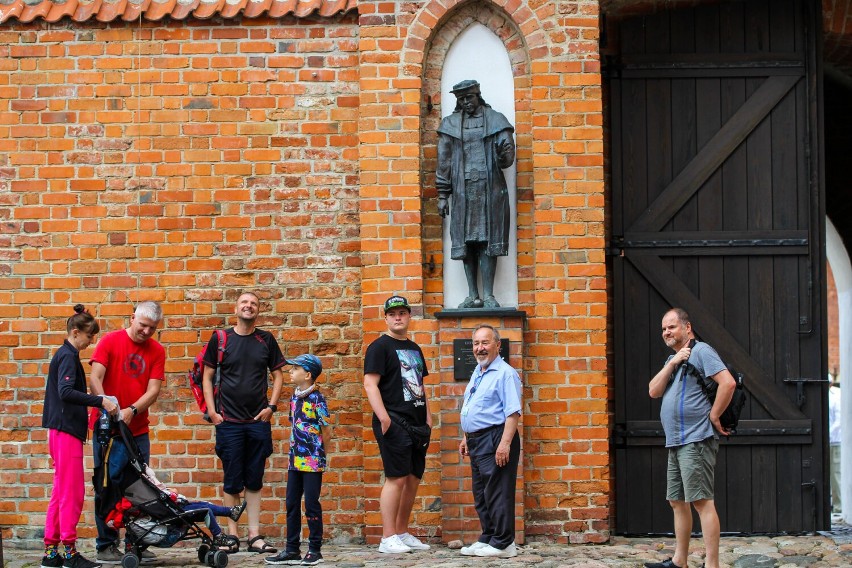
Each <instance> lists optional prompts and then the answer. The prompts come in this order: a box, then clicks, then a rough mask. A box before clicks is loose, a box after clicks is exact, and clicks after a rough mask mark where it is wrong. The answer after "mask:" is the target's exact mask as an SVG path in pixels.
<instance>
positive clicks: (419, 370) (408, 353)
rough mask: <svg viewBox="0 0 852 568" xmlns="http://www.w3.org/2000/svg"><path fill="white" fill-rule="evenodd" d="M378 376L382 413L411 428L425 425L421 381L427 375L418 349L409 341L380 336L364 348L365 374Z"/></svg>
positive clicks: (423, 396)
mask: <svg viewBox="0 0 852 568" xmlns="http://www.w3.org/2000/svg"><path fill="white" fill-rule="evenodd" d="M370 373H377V374H378V375H380V376H381V380H379V392H381V394H382V401H383V402H384V404H385V409H386V410H388V411H390V412H396V413H397V414H401V415H402V416H404V417H405V418H406V419H408V420H410V421H411V422H412V423H413V424H425V423H426V395H425V393H424V391H423V377H426V376H427V375H429V371H428V370H426V359H425V358H424V357H423V351H421V350H420V347H419V346H418V345H417V344H416V343H414V342H413V341H411V340H409V339H405V340H399V339H394V338H393V337H391V336H389V335H382V336H381V337H379V338H378V339H377V340H375V341H374V342H373V343H371V344H370V346H369V347H368V348H367V354H366V355H365V356H364V374H365V375H366V374H370Z"/></svg>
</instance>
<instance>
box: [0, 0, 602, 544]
mask: <svg viewBox="0 0 852 568" xmlns="http://www.w3.org/2000/svg"><path fill="white" fill-rule="evenodd" d="M472 21H477V22H480V23H483V24H484V25H486V26H487V27H489V28H490V29H492V31H494V32H495V33H496V34H497V35H498V37H500V38H501V39H503V41H504V44H505V45H506V48H507V51H508V52H509V54H510V58H511V61H512V65H513V70H514V73H515V97H516V100H517V101H518V103H517V107H516V122H517V124H516V130H517V132H516V139H517V142H518V196H519V199H518V238H519V246H518V252H519V258H518V263H519V271H518V272H519V274H518V278H519V301H520V306H519V309H521V310H523V311H525V312H526V318H523V320H522V322H523V323H517V322H513V323H512V324H511V325H512V326H514V327H513V331H512V332H511V334H513V335H512V337H513V338H517V345H519V346H522V349H523V352H522V353H519V356H518V361H520V362H521V363H520V364H521V369H520V370H521V371H522V376H523V380H524V400H525V408H524V411H525V415H524V419H523V421H524V436H523V444H524V452H525V460H524V464H523V471H524V475H523V478H522V482H521V484H522V485H521V487H522V489H523V493H522V494H523V500H524V503H523V505H524V507H523V510H524V511H525V512H524V516H523V518H522V519H520V522H519V527H522V528H523V529H524V531H525V534H526V536H527V537H528V538H547V539H552V540H557V541H562V542H568V541H570V542H600V541H602V540H605V539H606V538H607V537H608V531H609V521H608V517H609V509H608V506H609V502H610V492H611V487H610V468H609V464H610V455H609V448H608V428H609V423H610V415H609V413H608V408H607V400H608V397H609V393H610V385H609V383H608V377H607V358H606V346H607V340H606V321H607V319H606V318H607V302H606V285H605V283H606V279H605V276H606V274H605V262H604V190H603V158H602V155H603V148H602V127H601V124H602V113H601V78H600V67H599V63H598V61H599V57H598V44H597V38H598V25H599V24H598V3H597V2H596V1H591V0H580V1H572V2H521V1H519V0H497V1H495V2H456V1H453V0H440V1H425V0H422V1H412V2H381V1H376V2H362V3H361V5H360V6H359V9H358V14H355V13H352V14H350V15H348V16H342V17H338V18H332V19H319V18H317V19H311V18H308V19H296V18H284V19H277V20H273V19H264V18H259V19H252V20H228V21H219V20H216V19H214V20H210V21H186V22H181V21H169V22H167V23H151V22H143V23H142V24H139V23H138V22H134V23H128V24H122V23H116V24H100V23H97V22H83V23H70V22H67V21H62V22H60V23H59V24H51V25H47V24H44V23H39V22H36V23H33V24H20V23H16V24H10V25H6V26H5V27H4V28H3V29H1V30H0V56H2V57H0V217H2V218H3V223H2V224H0V259H2V262H0V314H2V316H3V318H2V321H0V326H3V327H2V328H0V329H3V331H6V332H11V333H3V334H2V335H0V341H2V342H3V343H4V345H3V348H2V350H0V369H2V370H3V371H4V372H3V373H2V374H0V386H2V387H4V388H2V389H0V425H2V426H4V428H3V429H2V431H0V448H2V458H0V480H2V482H3V484H4V486H5V488H0V495H2V496H3V497H5V499H4V500H3V502H2V503H0V525H2V526H4V527H11V529H6V531H7V532H6V533H4V536H6V537H7V538H8V537H19V538H35V537H36V536H37V535H38V532H39V531H40V525H41V523H42V522H43V511H44V508H45V507H46V504H47V502H46V494H47V492H48V484H49V481H50V475H49V469H48V467H49V464H48V459H47V457H46V448H45V439H46V432H45V431H44V430H42V429H40V428H38V426H39V425H40V418H39V414H40V411H41V400H42V398H43V384H44V376H45V374H46V368H47V363H48V361H49V357H50V354H51V353H52V352H53V350H54V349H55V347H56V346H57V345H58V344H59V343H60V342H61V339H62V329H63V327H64V319H65V317H67V315H68V313H69V310H70V306H71V305H72V304H73V303H75V302H83V303H86V304H88V305H89V306H90V307H92V308H93V309H94V311H96V312H97V314H98V316H99V318H100V319H101V321H103V322H106V323H107V328H108V329H117V328H119V327H122V326H123V325H125V323H126V317H127V316H128V315H129V312H130V303H131V302H134V301H137V300H140V299H156V300H160V301H162V302H163V304H164V307H165V309H166V312H167V317H166V322H165V326H164V329H163V331H162V332H161V334H160V339H161V340H162V341H163V343H164V344H165V345H166V348H167V352H168V356H169V361H168V369H167V370H168V374H169V376H168V382H167V384H166V386H165V388H164V390H163V393H162V395H161V397H160V400H159V401H158V403H157V407H156V409H155V412H154V416H155V421H154V425H153V429H154V446H153V449H152V452H153V454H154V456H155V457H154V458H153V459H152V462H153V465H154V467H156V468H158V469H161V470H165V471H170V472H172V473H171V482H172V484H174V485H176V486H177V487H178V488H179V490H180V491H181V492H182V493H184V494H186V495H188V496H190V497H194V496H202V497H205V498H210V499H213V500H218V499H220V498H221V492H220V488H219V487H218V485H217V484H218V482H219V480H220V474H219V472H218V471H217V466H216V460H215V458H214V457H212V446H213V443H212V439H211V431H210V429H209V427H208V426H206V425H205V424H204V423H203V422H202V421H201V420H200V419H199V417H198V415H197V413H196V411H195V410H194V407H193V405H192V403H191V402H190V400H191V395H190V394H189V390H188V389H187V388H186V387H185V380H184V378H183V375H184V372H185V371H186V370H187V369H188V368H189V366H190V362H191V358H192V356H193V355H194V354H195V352H196V351H197V349H198V347H199V345H200V344H201V342H202V341H203V340H205V339H206V338H207V336H208V334H209V330H210V329H212V328H214V327H216V326H220V325H223V323H224V322H225V321H226V320H227V319H228V316H229V315H230V314H231V313H232V307H233V301H234V299H235V298H236V295H237V293H238V290H242V289H254V290H257V291H259V292H260V294H261V297H262V300H263V304H264V308H265V314H264V316H263V322H262V323H263V325H264V326H265V327H266V328H268V329H270V330H272V331H273V332H274V333H275V334H276V336H277V337H278V339H279V341H280V343H281V344H282V346H283V348H284V350H285V353H287V354H291V355H292V354H296V353H298V352H301V351H305V350H309V351H311V352H313V353H316V354H318V355H320V356H321V357H322V359H323V362H324V364H325V367H326V369H327V370H328V372H327V374H325V373H324V379H323V381H322V383H321V384H322V386H323V388H324V389H325V391H326V393H327V394H328V398H329V400H330V403H331V406H332V411H333V413H334V418H333V424H334V428H333V433H332V442H331V445H330V447H329V450H330V454H331V456H332V457H331V464H330V465H331V471H330V472H329V473H328V474H326V477H325V484H324V493H323V500H324V508H325V511H326V521H327V527H328V528H327V530H328V536H329V537H332V538H333V537H339V538H343V539H345V538H353V537H354V538H361V537H365V538H366V539H367V540H368V541H370V542H374V541H375V540H376V538H377V535H378V531H379V525H380V518H379V515H378V495H379V490H380V486H381V481H382V480H381V473H380V471H381V468H380V462H379V458H378V455H377V449H376V445H375V443H374V441H373V438H372V434H371V433H370V432H369V423H370V412H369V405H368V403H367V401H366V398H365V397H364V396H363V390H362V384H361V377H360V370H361V353H362V352H363V347H364V345H366V344H367V343H368V342H370V341H372V340H373V339H375V337H377V336H378V334H379V333H381V332H382V331H383V330H384V321H383V319H382V317H381V314H380V310H379V306H380V305H381V303H382V302H383V301H384V299H385V298H386V297H387V296H388V295H390V294H391V293H394V292H399V293H403V294H406V295H407V296H408V298H409V300H410V301H411V302H412V303H413V304H415V308H414V314H415V318H414V322H413V325H412V330H413V338H414V340H415V341H417V342H418V343H419V344H421V345H422V346H423V348H424V352H425V354H426V356H427V359H428V365H429V369H430V372H431V374H430V376H429V377H428V380H427V391H428V392H429V394H430V396H431V397H432V399H433V400H434V401H435V402H436V404H433V405H432V407H433V411H434V414H435V423H436V425H437V428H436V431H435V432H436V435H435V437H434V438H433V440H434V441H433V444H432V447H431V452H430V456H429V461H428V462H427V473H426V476H425V478H424V483H423V486H422V489H421V491H420V493H419V494H418V500H417V503H416V504H415V523H414V526H415V527H416V529H417V531H419V533H420V534H423V535H426V536H432V535H434V536H440V537H442V538H446V537H449V536H451V535H450V534H449V532H448V534H446V535H444V534H443V530H444V527H449V525H448V524H447V523H446V522H445V519H442V514H441V509H440V507H439V505H440V503H441V502H440V500H439V499H440V498H441V497H442V495H445V489H446V487H451V486H455V487H462V488H465V487H467V485H465V484H466V482H467V481H466V476H467V475H468V472H467V469H466V467H465V466H462V467H457V466H455V465H453V464H451V463H450V461H449V460H450V457H451V454H452V452H454V451H455V447H457V440H458V435H459V434H458V428H457V419H458V405H459V396H458V395H459V387H460V386H461V384H456V383H454V382H453V381H452V378H451V376H450V375H448V373H451V372H452V362H451V358H449V357H447V356H446V355H447V353H446V341H448V340H449V339H451V337H454V336H456V335H458V334H464V333H466V331H465V329H468V328H467V326H468V325H469V322H468V323H463V324H462V325H461V326H459V327H458V328H455V327H452V329H449V328H448V329H449V331H447V329H445V330H444V332H442V330H441V325H439V323H438V320H436V319H435V318H434V317H433V316H434V314H435V312H436V311H438V310H440V306H442V304H443V300H442V297H441V293H442V290H441V274H440V268H438V269H437V270H432V269H431V268H430V267H429V266H428V264H427V266H425V267H424V262H425V261H427V260H428V259H430V258H434V261H435V264H436V266H438V267H440V266H441V262H442V258H441V250H440V237H439V233H438V232H437V229H439V227H440V220H439V218H438V216H437V215H436V212H435V211H436V210H435V200H434V197H435V189H434V144H435V135H434V129H435V128H436V126H437V120H438V117H439V116H440V108H439V107H436V108H433V109H432V110H431V111H429V110H428V108H427V105H426V102H427V101H428V100H429V99H430V98H431V100H432V101H433V104H435V105H440V104H441V101H440V95H439V84H438V82H437V81H438V79H437V78H436V77H437V76H436V75H435V73H436V71H438V70H439V69H440V66H441V63H442V61H443V54H444V53H445V52H446V48H447V46H448V45H449V42H451V41H452V38H453V37H454V34H457V33H458V32H459V31H460V30H461V29H462V28H463V25H464V23H465V22H472ZM519 321H520V320H519ZM498 323H500V322H498ZM445 327H446V326H445ZM450 327H451V326H450ZM515 328H517V329H515ZM278 422H279V425H280V426H281V427H280V428H277V429H276V455H275V457H274V458H273V460H272V463H271V468H270V470H269V475H268V478H267V479H268V481H269V482H270V483H269V486H268V487H267V488H266V489H265V492H266V496H267V497H268V498H267V499H266V501H265V504H264V513H263V517H262V522H263V524H264V525H265V526H264V527H263V529H262V530H263V531H264V532H265V533H266V534H269V535H272V536H274V537H279V538H280V536H281V535H282V534H283V527H284V524H285V516H284V502H283V501H284V499H283V497H284V486H283V480H284V479H285V469H286V459H285V457H284V456H285V451H286V441H285V440H284V435H285V434H286V428H285V427H284V426H285V424H286V420H285V419H282V418H281V417H280V416H279V418H278ZM445 426H446V427H445ZM468 515H469V511H468ZM81 526H85V527H91V526H92V514H91V512H90V510H89V511H87V513H86V515H85V517H84V522H83V523H82V525H81ZM448 530H449V529H448ZM450 532H452V531H450ZM83 535H84V536H91V535H92V530H91V528H86V529H85V530H84V531H83Z"/></svg>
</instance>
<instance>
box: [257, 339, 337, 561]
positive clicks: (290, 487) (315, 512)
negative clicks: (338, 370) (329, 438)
mask: <svg viewBox="0 0 852 568" xmlns="http://www.w3.org/2000/svg"><path fill="white" fill-rule="evenodd" d="M285 361H286V363H287V364H288V365H292V367H290V382H292V383H293V385H294V386H295V388H296V390H295V391H294V393H293V397H292V398H291V399H290V414H289V417H290V424H291V425H292V428H291V430H290V466H289V468H288V472H287V547H286V548H285V549H284V550H283V551H282V552H279V553H278V554H276V555H275V556H270V557H268V558H266V563H267V564H289V565H294V564H300V565H302V566H313V565H315V564H319V563H320V562H322V561H323V558H322V554H321V553H320V547H321V546H322V532H323V529H322V507H321V506H320V502H319V496H320V491H321V490H322V473H323V471H325V468H326V457H325V444H324V443H323V432H322V427H323V426H328V405H327V404H326V402H325V397H324V396H323V395H322V394H321V393H320V392H319V390H318V389H317V385H316V380H317V378H318V377H319V376H320V374H321V373H322V362H321V361H320V360H319V357H317V356H316V355H309V354H308V355H299V356H298V357H295V358H293V359H286V360H285ZM303 495H304V497H305V517H306V518H307V521H308V534H309V536H308V553H307V554H306V555H305V557H304V558H302V555H301V552H300V551H299V540H300V537H301V533H302V511H301V503H302V496H303Z"/></svg>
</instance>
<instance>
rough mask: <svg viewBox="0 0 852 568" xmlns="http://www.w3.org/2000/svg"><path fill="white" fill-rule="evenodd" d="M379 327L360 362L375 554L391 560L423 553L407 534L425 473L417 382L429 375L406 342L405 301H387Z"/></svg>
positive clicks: (424, 412) (425, 418) (423, 413)
mask: <svg viewBox="0 0 852 568" xmlns="http://www.w3.org/2000/svg"><path fill="white" fill-rule="evenodd" d="M385 321H386V323H387V326H388V332H387V334H386V335H382V336H381V337H379V338H378V339H377V340H375V341H374V342H373V343H371V344H370V346H369V347H368V348H367V353H366V355H365V357H364V389H365V390H366V391H367V398H368V399H369V401H370V406H371V407H372V408H373V433H374V434H375V436H376V441H377V442H378V444H379V451H380V452H381V456H382V463H383V464H384V470H385V484H384V486H383V487H382V494H381V497H380V499H379V509H380V511H381V514H382V542H381V544H380V545H379V552H383V553H387V554H397V553H402V552H411V551H412V550H428V549H429V545H428V544H424V543H422V542H420V540H419V539H417V538H416V537H414V536H412V535H411V534H409V532H408V522H409V517H410V516H411V510H412V509H413V508H414V499H415V497H416V496H417V488H418V486H419V485H420V479H421V478H422V477H423V472H424V471H425V469H426V450H427V448H428V445H429V439H428V430H429V429H430V428H431V427H432V416H431V414H430V413H429V402H428V399H427V397H426V391H425V389H424V388H423V377H425V376H426V375H428V374H429V372H428V371H427V370H426V359H425V358H424V357H423V351H421V350H420V347H419V346H418V345H417V344H416V343H414V342H413V341H411V340H410V339H408V325H409V323H410V321H411V308H410V307H409V305H408V300H406V299H405V298H403V297H402V296H392V297H390V298H388V300H387V301H386V302H385Z"/></svg>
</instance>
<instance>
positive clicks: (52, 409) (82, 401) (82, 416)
mask: <svg viewBox="0 0 852 568" xmlns="http://www.w3.org/2000/svg"><path fill="white" fill-rule="evenodd" d="M87 406H96V407H98V408H100V407H101V397H99V396H95V395H92V394H88V393H87V392H86V374H85V373H84V372H83V364H82V363H80V352H79V351H77V349H76V348H75V347H74V346H73V345H71V343H69V342H68V340H67V339H66V340H65V342H64V343H63V344H62V347H60V348H59V350H58V351H57V352H56V354H55V355H54V356H53V359H51V360H50V370H49V371H48V372H47V390H46V392H45V394H44V411H43V412H42V415H41V425H42V426H43V427H44V428H52V429H53V430H59V431H60V432H66V433H68V434H71V435H72V436H74V437H75V438H79V439H81V440H83V441H84V442H85V441H86V435H87V433H88V432H87V430H88V413H87V412H86V407H87Z"/></svg>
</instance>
